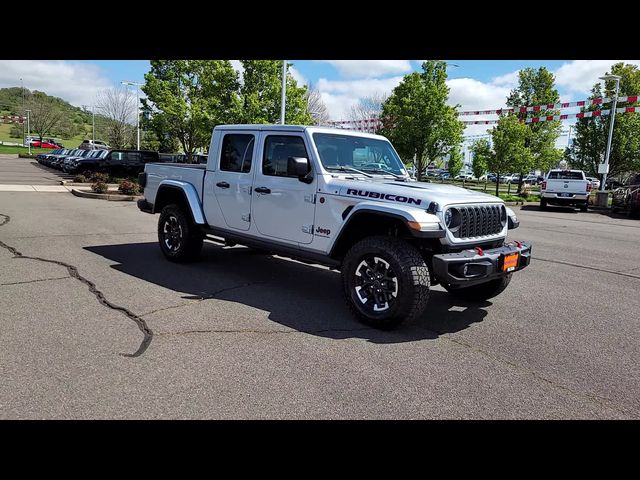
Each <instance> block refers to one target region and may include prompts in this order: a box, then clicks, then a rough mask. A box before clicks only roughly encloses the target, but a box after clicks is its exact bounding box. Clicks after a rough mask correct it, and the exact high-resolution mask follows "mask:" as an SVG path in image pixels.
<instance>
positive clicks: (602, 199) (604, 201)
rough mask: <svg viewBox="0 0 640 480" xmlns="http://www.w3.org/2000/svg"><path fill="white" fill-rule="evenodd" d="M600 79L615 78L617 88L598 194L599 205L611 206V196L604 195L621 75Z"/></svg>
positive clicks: (600, 171) (600, 170)
mask: <svg viewBox="0 0 640 480" xmlns="http://www.w3.org/2000/svg"><path fill="white" fill-rule="evenodd" d="M599 78H600V80H615V82H616V90H615V93H614V94H613V103H612V104H611V123H610V124H609V139H608V140H607V152H606V154H605V157H604V164H603V165H601V168H600V169H599V171H598V173H602V185H601V186H600V193H601V194H602V195H600V194H598V205H600V206H601V207H607V206H609V196H608V194H607V195H604V193H605V192H606V189H607V187H606V183H607V173H609V155H610V153H611V138H612V137H613V123H614V122H615V119H616V106H617V105H618V92H619V91H620V79H621V78H622V77H620V75H605V76H603V77H599Z"/></svg>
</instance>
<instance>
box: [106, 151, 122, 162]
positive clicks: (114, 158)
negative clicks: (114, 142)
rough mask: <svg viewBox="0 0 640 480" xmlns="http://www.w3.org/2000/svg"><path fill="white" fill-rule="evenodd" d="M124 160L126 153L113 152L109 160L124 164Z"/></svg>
mask: <svg viewBox="0 0 640 480" xmlns="http://www.w3.org/2000/svg"><path fill="white" fill-rule="evenodd" d="M124 159H125V153H124V152H111V156H110V157H109V160H111V161H112V162H122V161H123V160H124Z"/></svg>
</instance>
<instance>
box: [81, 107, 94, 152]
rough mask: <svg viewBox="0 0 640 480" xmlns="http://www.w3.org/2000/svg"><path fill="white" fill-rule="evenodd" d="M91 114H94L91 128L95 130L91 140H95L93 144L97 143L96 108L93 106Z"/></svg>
mask: <svg viewBox="0 0 640 480" xmlns="http://www.w3.org/2000/svg"><path fill="white" fill-rule="evenodd" d="M82 107H83V108H89V105H83V106H82ZM91 114H92V118H91V127H92V129H93V133H92V135H91V140H93V142H94V143H95V141H96V106H95V105H91Z"/></svg>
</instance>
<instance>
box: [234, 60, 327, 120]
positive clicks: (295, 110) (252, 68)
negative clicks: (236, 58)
mask: <svg viewBox="0 0 640 480" xmlns="http://www.w3.org/2000/svg"><path fill="white" fill-rule="evenodd" d="M240 62H241V63H242V67H243V68H244V72H243V75H242V87H241V88H240V96H241V97H242V122H243V123H254V124H261V123H280V109H281V105H280V102H281V97H282V60H240ZM307 98H308V94H307V88H306V87H304V86H303V87H299V86H298V83H297V82H296V80H295V78H293V76H292V75H291V73H290V72H289V71H287V90H286V99H287V101H286V106H285V123H288V124H294V125H313V124H314V119H313V117H312V115H311V113H309V107H308V102H307Z"/></svg>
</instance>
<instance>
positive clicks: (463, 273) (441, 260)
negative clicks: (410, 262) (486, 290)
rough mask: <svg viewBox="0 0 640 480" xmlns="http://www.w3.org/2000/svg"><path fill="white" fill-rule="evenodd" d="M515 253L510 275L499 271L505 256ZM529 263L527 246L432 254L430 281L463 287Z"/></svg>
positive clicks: (497, 276)
mask: <svg viewBox="0 0 640 480" xmlns="http://www.w3.org/2000/svg"><path fill="white" fill-rule="evenodd" d="M515 252H518V253H519V254H520V255H519V258H518V263H517V265H516V266H515V268H514V269H513V270H511V271H510V272H504V271H502V266H503V262H504V258H505V256H506V255H509V254H510V253H515ZM530 261H531V245H530V244H528V243H525V242H517V243H516V242H512V243H508V244H505V245H503V246H502V247H498V248H492V249H490V250H481V249H470V250H463V251H461V252H456V253H444V254H441V255H434V256H433V260H432V269H433V276H434V278H435V279H436V280H438V281H439V282H441V283H446V284H448V285H451V286H452V287H456V286H459V287H467V286H470V285H474V284H478V283H484V282H487V281H489V280H494V279H496V278H500V277H502V276H504V275H507V274H509V273H512V272H517V271H518V270H522V269H523V268H524V267H526V266H527V265H529V262H530Z"/></svg>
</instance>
